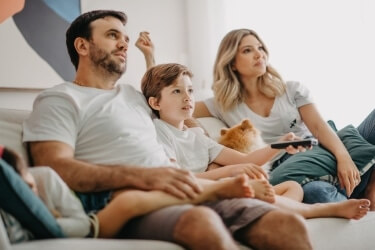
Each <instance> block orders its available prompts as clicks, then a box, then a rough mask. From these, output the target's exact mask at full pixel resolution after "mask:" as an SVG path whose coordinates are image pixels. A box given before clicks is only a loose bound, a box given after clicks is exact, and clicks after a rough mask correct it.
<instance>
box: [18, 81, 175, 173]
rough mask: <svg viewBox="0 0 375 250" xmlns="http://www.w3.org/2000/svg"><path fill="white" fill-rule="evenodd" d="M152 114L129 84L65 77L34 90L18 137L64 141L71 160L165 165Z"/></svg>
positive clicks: (142, 97)
mask: <svg viewBox="0 0 375 250" xmlns="http://www.w3.org/2000/svg"><path fill="white" fill-rule="evenodd" d="M151 114H152V112H151V109H150V108H149V107H148V105H147V103H146V100H145V98H144V96H143V95H142V94H141V93H140V92H139V91H136V90H135V89H134V88H133V87H132V86H130V85H125V84H118V85H117V86H116V87H115V88H114V89H112V90H103V89H97V88H90V87H81V86H78V85H76V84H73V83H70V82H67V83H63V84H60V85H57V86H55V87H53V88H51V89H47V90H45V91H43V92H42V93H41V94H40V95H38V97H37V98H36V100H35V102H34V111H33V112H32V113H31V115H30V117H29V119H27V120H26V121H25V122H24V124H23V132H24V137H23V141H24V142H30V141H60V142H64V143H66V144H68V145H69V146H71V147H72V148H73V149H74V150H75V158H76V159H79V160H82V161H87V162H91V163H94V164H108V165H113V164H129V165H135V166H142V167H156V166H170V165H171V163H170V161H169V159H168V157H167V156H166V154H165V152H164V149H163V147H162V145H160V144H159V143H158V142H157V139H156V137H157V136H156V131H155V127H154V125H153V122H152V119H151Z"/></svg>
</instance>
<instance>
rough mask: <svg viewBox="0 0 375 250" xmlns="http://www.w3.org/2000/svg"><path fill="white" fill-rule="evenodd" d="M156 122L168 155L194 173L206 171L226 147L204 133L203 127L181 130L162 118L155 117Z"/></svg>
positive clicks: (159, 136) (159, 137) (159, 135)
mask: <svg viewBox="0 0 375 250" xmlns="http://www.w3.org/2000/svg"><path fill="white" fill-rule="evenodd" d="M154 124H155V127H156V131H157V133H158V139H159V140H160V142H161V143H162V144H163V146H164V148H165V151H166V153H167V155H168V157H169V158H171V159H174V160H175V161H176V162H177V164H178V165H179V166H180V167H181V168H183V169H186V170H189V171H192V172H194V173H201V172H204V171H205V170H206V169H207V166H208V164H209V163H211V162H212V161H213V160H215V159H216V157H217V156H218V155H219V154H220V152H221V151H222V150H223V148H224V146H223V145H220V144H218V143H217V142H215V141H214V140H212V139H211V138H209V137H207V136H206V135H204V132H203V130H202V129H201V128H186V129H184V130H182V131H181V130H179V129H177V128H175V127H173V126H172V125H170V124H168V123H166V122H165V121H162V120H160V119H154Z"/></svg>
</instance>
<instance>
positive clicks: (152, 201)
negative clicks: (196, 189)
mask: <svg viewBox="0 0 375 250" xmlns="http://www.w3.org/2000/svg"><path fill="white" fill-rule="evenodd" d="M199 181H200V183H201V185H202V186H203V192H202V193H201V194H199V195H198V197H196V198H195V199H194V200H190V199H184V200H183V199H178V198H176V197H174V196H172V195H169V194H167V193H164V192H162V191H140V190H128V191H121V192H118V193H117V194H115V195H114V198H113V200H112V201H111V202H110V203H109V204H108V205H107V206H106V207H105V208H104V209H102V210H101V211H99V212H98V214H97V216H98V219H99V237H104V238H106V237H113V236H114V235H116V233H117V232H118V231H119V230H120V229H121V228H122V227H123V225H124V224H125V223H126V222H127V221H128V220H130V219H132V218H134V217H136V216H140V215H144V214H147V213H149V212H152V211H154V210H157V209H160V208H163V207H166V206H171V205H179V204H186V203H194V204H197V203H201V202H204V201H209V200H217V199H226V198H240V197H252V196H253V190H252V188H251V187H250V186H249V184H248V177H247V176H246V175H240V176H237V177H230V178H225V179H222V180H218V181H211V180H203V179H199Z"/></svg>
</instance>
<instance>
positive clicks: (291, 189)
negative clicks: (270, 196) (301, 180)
mask: <svg viewBox="0 0 375 250" xmlns="http://www.w3.org/2000/svg"><path fill="white" fill-rule="evenodd" d="M274 189H275V193H276V194H277V195H280V196H283V197H288V198H290V199H292V200H295V201H302V199H303V189H302V187H301V185H300V184H298V182H295V181H285V182H282V183H280V184H277V185H275V186H274Z"/></svg>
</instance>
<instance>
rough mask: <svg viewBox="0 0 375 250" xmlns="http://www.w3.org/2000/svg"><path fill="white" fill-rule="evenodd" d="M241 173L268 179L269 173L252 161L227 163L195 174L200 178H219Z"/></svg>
mask: <svg viewBox="0 0 375 250" xmlns="http://www.w3.org/2000/svg"><path fill="white" fill-rule="evenodd" d="M239 174H246V175H248V176H249V178H250V179H264V178H266V179H268V175H267V173H266V172H265V171H264V170H263V168H262V167H260V166H257V165H255V164H252V163H245V164H235V165H227V166H223V167H219V168H216V169H213V170H209V171H206V172H203V173H196V174H195V175H196V176H197V177H198V178H205V179H210V180H217V179H221V178H225V177H232V176H237V175H239Z"/></svg>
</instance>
